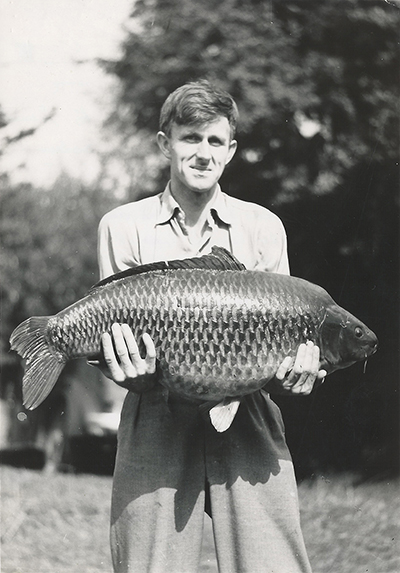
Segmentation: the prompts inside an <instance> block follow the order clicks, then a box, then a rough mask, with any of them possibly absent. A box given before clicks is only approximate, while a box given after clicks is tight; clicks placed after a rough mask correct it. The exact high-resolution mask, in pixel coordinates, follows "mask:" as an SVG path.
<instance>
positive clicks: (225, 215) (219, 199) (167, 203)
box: [156, 183, 232, 225]
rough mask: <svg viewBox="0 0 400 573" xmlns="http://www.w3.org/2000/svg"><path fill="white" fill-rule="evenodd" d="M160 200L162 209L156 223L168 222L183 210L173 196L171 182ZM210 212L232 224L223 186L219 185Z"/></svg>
mask: <svg viewBox="0 0 400 573" xmlns="http://www.w3.org/2000/svg"><path fill="white" fill-rule="evenodd" d="M160 202H161V209H160V213H159V215H158V218H157V220H156V225H162V224H163V223H168V221H170V220H171V219H172V217H173V216H174V215H175V214H176V212H177V211H181V208H180V206H179V203H178V202H177V201H176V200H175V199H174V197H173V196H172V193H171V188H170V183H168V185H167V186H166V188H165V190H164V192H163V193H162V194H161V197H160ZM210 213H211V214H212V215H213V217H214V218H215V216H216V217H217V218H218V219H220V221H222V222H223V223H225V224H226V225H231V219H232V217H231V214H230V212H229V209H228V206H227V204H226V195H225V194H224V193H223V192H222V191H221V187H220V186H219V185H218V187H217V192H216V194H215V197H214V200H213V201H212V204H211V205H210Z"/></svg>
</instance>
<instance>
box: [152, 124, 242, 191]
mask: <svg viewBox="0 0 400 573" xmlns="http://www.w3.org/2000/svg"><path fill="white" fill-rule="evenodd" d="M158 143H159V146H160V149H161V151H162V152H163V153H164V155H165V156H166V157H167V158H168V159H169V160H170V162H171V186H172V191H173V192H174V191H175V192H177V193H179V192H180V191H183V192H186V191H193V192H195V193H206V192H208V191H214V189H215V186H216V184H217V183H218V180H219V178H220V177H221V175H222V173H223V171H224V169H225V166H226V165H227V163H229V161H230V160H231V159H232V157H233V155H234V153H235V151H236V141H234V140H231V137H230V125H229V122H228V119H227V118H226V117H222V116H221V117H219V118H217V119H216V120H215V121H212V122H210V123H205V124H200V125H194V126H193V125H189V126H186V125H177V124H175V123H174V124H173V125H172V128H171V134H170V136H169V137H168V136H167V135H165V134H164V133H163V132H159V133H158Z"/></svg>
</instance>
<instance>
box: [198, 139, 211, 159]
mask: <svg viewBox="0 0 400 573" xmlns="http://www.w3.org/2000/svg"><path fill="white" fill-rule="evenodd" d="M197 157H198V158H199V159H203V160H209V159H210V157H211V153H210V145H209V143H208V141H206V140H203V141H201V142H200V143H199V145H198V147H197Z"/></svg>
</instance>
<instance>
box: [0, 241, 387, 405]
mask: <svg viewBox="0 0 400 573" xmlns="http://www.w3.org/2000/svg"><path fill="white" fill-rule="evenodd" d="M115 322H117V323H127V324H128V325H129V326H130V327H131V328H132V330H133V332H134V335H135V337H136V338H138V339H139V338H140V336H141V335H142V334H143V333H145V332H148V333H149V334H150V336H151V337H152V339H153V341H154V344H155V347H156V355H157V362H158V369H159V371H160V373H161V375H160V382H161V383H162V384H163V385H164V386H165V387H166V388H167V389H168V390H169V391H171V392H174V393H176V394H179V395H181V396H183V397H186V398H189V399H201V400H206V401H214V400H216V401H218V400H224V399H227V398H237V397H241V396H243V395H245V394H250V393H251V392H254V391H256V390H258V389H260V388H262V387H263V386H265V384H266V383H267V382H268V381H269V380H271V379H272V378H273V377H274V375H275V373H276V371H277V369H278V367H279V365H280V364H281V363H282V361H283V359H284V358H285V357H286V356H293V357H294V356H295V355H296V352H297V349H298V347H299V345H300V344H301V343H304V342H307V341H312V342H314V343H315V344H316V345H318V346H319V347H320V352H321V353H320V368H323V369H325V370H326V371H327V372H328V374H329V373H331V372H334V371H335V370H338V369H340V368H346V367H347V366H350V365H351V364H353V363H355V362H357V361H362V360H366V358H367V357H368V356H370V355H371V354H373V353H374V352H375V351H376V349H377V338H376V336H375V334H374V333H373V332H372V331H371V330H369V329H368V328H367V327H366V326H365V325H364V324H363V323H362V322H360V321H359V320H358V319H356V318H355V317H354V316H352V315H351V314H350V313H349V312H347V311H346V310H344V309H343V308H341V307H340V306H338V305H337V304H336V303H335V302H334V300H333V299H332V298H331V297H330V295H329V294H328V293H327V292H326V291H325V290H324V289H323V288H321V287H319V286H317V285H314V284H312V283H310V282H308V281H305V280H303V279H299V278H295V277H291V276H286V275H279V274H274V273H266V272H260V271H248V270H246V269H245V267H244V266H243V265H242V264H241V263H240V262H239V261H237V259H235V258H234V257H233V255H231V254H230V253H229V252H228V251H226V250H225V249H222V248H219V247H215V248H214V249H213V251H212V254H210V255H205V256H203V257H198V258H194V259H185V260H178V261H171V262H159V263H155V264H150V265H144V266H141V267H135V268H132V269H129V270H127V271H123V272H122V273H118V274H116V275H113V276H112V277H109V278H108V279H105V280H103V281H101V282H100V283H98V284H97V285H95V286H94V287H93V288H92V289H91V290H90V291H89V292H88V294H87V295H86V296H85V297H83V298H82V299H80V300H78V301H77V302H75V303H74V304H72V305H71V306H69V307H67V308H66V309H64V310H62V311H60V312H59V313H58V314H56V315H55V316H50V317H32V318H29V319H28V320H26V321H24V322H23V323H21V324H20V325H19V326H18V327H17V328H16V329H15V330H14V332H13V333H12V335H11V338H10V342H11V348H12V349H13V350H16V351H17V352H18V353H19V354H20V355H21V356H22V357H23V358H25V359H26V365H25V374H24V377H23V398H24V405H25V406H26V407H27V408H29V409H33V408H36V407H37V406H38V405H39V404H40V403H41V402H42V401H43V400H44V399H45V398H46V396H47V395H48V394H49V392H50V391H51V389H52V388H53V386H54V384H55V383H56V381H57V379H58V377H59V375H60V373H61V371H62V369H63V367H64V365H65V364H66V362H67V361H68V360H71V359H74V358H80V357H92V356H95V355H99V354H100V353H101V340H100V339H101V335H102V333H104V332H111V326H112V324H113V323H115Z"/></svg>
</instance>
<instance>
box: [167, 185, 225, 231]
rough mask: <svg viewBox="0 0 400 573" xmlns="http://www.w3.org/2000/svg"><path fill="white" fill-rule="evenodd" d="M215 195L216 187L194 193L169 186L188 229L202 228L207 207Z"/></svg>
mask: <svg viewBox="0 0 400 573" xmlns="http://www.w3.org/2000/svg"><path fill="white" fill-rule="evenodd" d="M216 193H217V185H216V186H215V187H214V188H213V189H210V190H209V191H206V192H202V193H196V192H195V191H191V190H183V189H179V188H178V189H174V188H173V187H172V186H171V194H172V196H173V197H174V199H175V201H177V203H179V206H180V207H181V209H182V211H183V212H184V214H185V222H186V225H187V226H188V227H197V226H201V227H202V226H203V225H204V221H205V219H206V217H207V213H206V211H207V207H208V206H209V205H210V203H211V202H212V201H213V200H214V197H215V194H216Z"/></svg>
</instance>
